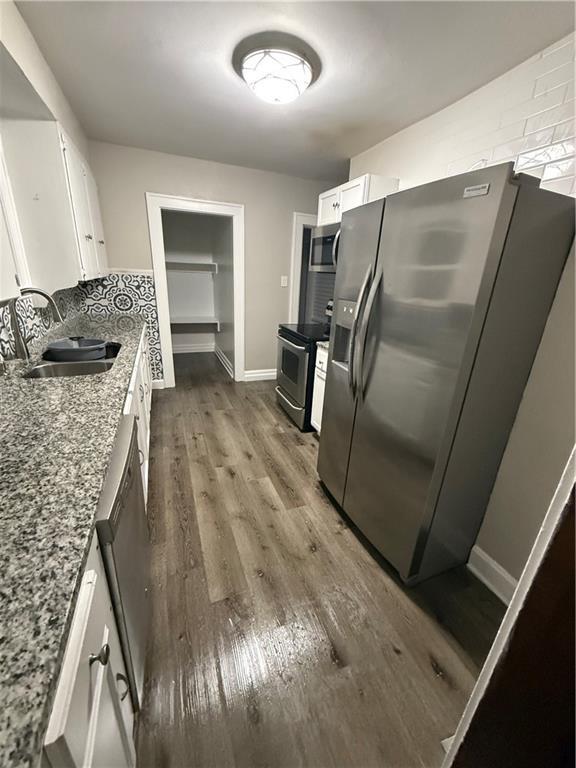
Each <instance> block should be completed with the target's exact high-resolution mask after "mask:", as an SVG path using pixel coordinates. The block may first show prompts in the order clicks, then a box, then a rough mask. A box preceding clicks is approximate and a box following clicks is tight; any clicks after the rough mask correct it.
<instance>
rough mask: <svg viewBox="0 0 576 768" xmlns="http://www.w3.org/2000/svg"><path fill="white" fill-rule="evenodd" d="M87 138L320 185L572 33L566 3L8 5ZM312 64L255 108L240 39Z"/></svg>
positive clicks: (74, 3)
mask: <svg viewBox="0 0 576 768" xmlns="http://www.w3.org/2000/svg"><path fill="white" fill-rule="evenodd" d="M18 7H19V9H20V12H21V13H22V15H23V16H24V18H25V20H26V22H27V23H28V25H29V27H30V29H31V30H32V33H33V34H34V36H35V38H36V40H37V41H38V44H39V45H40V48H41V49H42V51H43V53H44V55H45V57H46V59H47V60H48V63H49V64H50V66H51V67H52V69H53V71H54V73H55V75H56V77H57V79H58V81H59V82H60V84H61V86H62V88H63V90H64V92H65V94H66V96H67V97H68V99H69V101H70V102H71V104H72V107H73V109H74V111H75V112H76V115H77V116H78V118H79V119H80V121H81V122H82V125H83V126H84V128H85V130H86V133H87V134H88V136H89V137H90V138H93V139H99V140H102V141H109V142H114V143H117V144H124V145H130V146H136V147H143V148H147V149H155V150H159V151H163V152H171V153H174V154H179V155H189V156H192V157H199V158H205V159H208V160H217V161H220V162H225V163H233V164H236V165H245V166H249V167H253V168H261V169H265V170H272V171H278V172H281V173H289V174H292V175H296V176H303V177H309V178H318V179H324V180H330V179H337V178H342V177H345V174H346V171H347V160H348V158H349V157H350V156H352V155H354V154H356V153H358V152H360V151H362V150H364V149H367V148H368V147H370V146H372V145H373V144H375V143H376V142H378V141H380V140H382V139H384V138H386V137H387V136H390V135H392V134H393V133H396V132H397V131H398V130H400V129H401V128H403V127H405V126H407V125H410V124H411V123H413V122H415V121H417V120H419V119H421V118H422V117H425V116H426V115H428V114H431V113H433V112H435V111H437V110H438V109H441V108H442V107H444V106H446V105H448V104H450V103H451V102H453V101H455V100H457V99H459V98H461V97H462V96H464V95H465V94H467V93H469V92H470V91H472V90H474V89H475V88H478V87H479V86H481V85H483V84H484V83H486V82H488V81H489V80H491V79H493V78H494V77H496V76H498V75H499V74H501V73H503V72H505V71H506V70H507V69H509V68H510V67H512V66H514V65H516V64H519V63H520V62H522V61H523V60H524V59H526V58H528V57H529V56H530V55H532V54H533V53H535V52H536V51H538V50H539V49H541V48H543V47H544V46H545V45H548V44H550V43H552V42H554V41H555V40H557V39H559V38H560V37H562V36H563V35H565V34H567V33H568V32H569V31H570V30H571V28H573V7H572V4H571V3H568V2H564V3H562V2H560V3H556V2H540V3H536V2H534V3H529V2H380V3H378V2H374V3H364V2H362V3H361V2H320V3H315V2H300V3H268V2H265V3H252V2H250V3H245V2H232V3H220V2H170V1H168V0H167V1H166V2H44V1H43V2H20V3H18ZM267 29H273V30H281V31H284V32H289V33H292V34H295V35H298V36H299V37H301V38H303V39H304V40H306V42H308V43H309V44H310V45H312V47H313V48H314V49H315V50H316V52H317V53H318V54H319V56H320V58H321V60H322V74H321V76H320V78H319V79H318V81H317V82H316V83H315V84H314V85H313V86H312V87H311V88H310V89H309V90H308V91H307V92H306V93H305V94H304V95H303V96H302V97H301V98H300V99H298V100H297V101H296V102H293V103H292V104H288V105H284V106H278V105H270V104H265V103H264V102H260V101H258V100H257V99H256V97H255V96H254V95H253V94H252V93H251V92H250V91H249V90H248V88H247V87H246V86H245V84H244V83H243V82H242V81H241V80H240V79H239V77H238V76H237V75H236V73H235V72H234V70H233V68H232V65H231V56H232V51H233V49H234V47H235V45H236V44H237V43H238V41H239V40H241V39H242V38H243V37H245V36H247V35H250V34H253V33H255V32H260V31H263V30H267Z"/></svg>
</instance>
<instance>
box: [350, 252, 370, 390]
mask: <svg viewBox="0 0 576 768" xmlns="http://www.w3.org/2000/svg"><path fill="white" fill-rule="evenodd" d="M371 278H372V264H370V266H369V267H368V269H367V270H366V274H365V275H364V280H362V285H361V287H360V292H359V294H358V300H357V302H356V307H355V308H354V319H353V320H352V328H351V330H350V350H349V352H348V385H349V387H350V390H351V392H352V396H355V395H356V386H357V381H356V380H355V376H354V374H355V371H356V367H355V365H354V359H355V357H356V335H357V332H358V323H359V321H360V318H361V316H362V310H363V309H364V300H365V298H366V291H367V290H368V286H369V285H370V280H371Z"/></svg>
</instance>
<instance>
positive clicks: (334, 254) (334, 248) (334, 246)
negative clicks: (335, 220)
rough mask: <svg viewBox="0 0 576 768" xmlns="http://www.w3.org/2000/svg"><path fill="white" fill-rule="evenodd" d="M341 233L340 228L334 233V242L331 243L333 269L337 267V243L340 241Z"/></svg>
mask: <svg viewBox="0 0 576 768" xmlns="http://www.w3.org/2000/svg"><path fill="white" fill-rule="evenodd" d="M341 231H342V228H340V229H339V230H338V232H336V235H335V236H334V242H333V243H332V264H334V269H336V268H337V267H338V241H339V240H340V232H341Z"/></svg>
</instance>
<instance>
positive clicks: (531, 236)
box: [318, 163, 574, 583]
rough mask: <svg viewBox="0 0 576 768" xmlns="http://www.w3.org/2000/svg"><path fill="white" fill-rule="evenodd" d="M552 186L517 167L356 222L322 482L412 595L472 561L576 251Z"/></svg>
mask: <svg viewBox="0 0 576 768" xmlns="http://www.w3.org/2000/svg"><path fill="white" fill-rule="evenodd" d="M538 184H539V183H538V180H537V179H534V178H533V177H530V176H525V175H522V174H518V175H515V174H514V170H513V165H512V164H511V163H507V164H504V165H499V166H494V167H492V168H485V169H482V170H478V171H474V172H470V173H467V174H463V175H460V176H454V177H452V178H448V179H443V180H441V181H437V182H433V183H430V184H426V185H423V186H420V187H415V188H413V189H409V190H406V191H403V192H398V193H396V194H393V195H390V196H389V197H388V198H387V199H386V201H385V202H384V201H383V200H381V201H377V202H374V203H371V204H369V205H365V206H362V207H360V208H356V209H354V210H352V211H349V212H347V213H345V214H344V215H343V217H342V229H341V236H340V249H339V259H338V269H337V273H336V285H335V295H334V315H333V321H332V329H331V336H330V353H329V365H328V374H327V380H326V392H325V399H324V411H323V417H322V433H321V438H320V449H319V459H318V473H319V475H320V478H321V480H322V481H323V483H324V485H325V487H326V488H327V490H328V491H329V492H330V494H331V495H332V497H333V498H334V499H335V501H336V502H337V503H338V504H339V505H340V506H341V507H342V509H343V510H344V511H345V512H346V513H347V515H348V516H349V517H350V518H351V519H352V521H353V522H354V523H355V524H356V525H357V526H358V528H359V529H360V530H361V531H362V532H363V533H364V534H365V536H366V537H367V538H368V539H369V541H370V542H371V543H372V544H373V545H374V546H375V547H376V548H377V549H378V550H379V551H380V552H381V554H382V555H384V557H385V558H386V559H387V560H388V561H389V562H390V563H391V564H392V565H393V566H394V568H395V569H396V570H397V571H398V573H399V574H400V576H401V577H402V579H404V580H405V581H407V582H409V583H412V582H416V581H418V580H420V579H423V578H427V577H429V576H432V575H434V574H437V573H440V572H441V571H444V570H447V569H449V568H452V567H454V566H456V565H458V564H461V563H464V562H466V561H467V559H468V555H469V553H470V549H471V547H472V545H473V544H474V541H475V539H476V535H477V533H478V529H479V527H480V524H481V522H482V517H483V515H484V511H485V509H486V506H487V503H488V499H489V496H490V493H491V490H492V487H493V484H494V480H495V477H496V473H497V471H498V467H499V464H500V460H501V458H502V454H503V451H504V448H505V446H506V442H507V439H508V435H509V433H510V430H511V428H512V424H513V422H514V419H515V416H516V412H517V409H518V406H519V403H520V400H521V398H522V393H523V390H524V386H525V384H526V381H527V378H528V375H529V373H530V368H531V366H532V362H533V360H534V356H535V354H536V350H537V348H538V344H539V342H540V338H541V335H542V331H543V329H544V325H545V323H546V319H547V316H548V312H549V310H550V306H551V304H552V301H553V299H554V294H555V291H556V287H557V285H558V281H559V279H560V275H561V273H562V269H563V267H564V263H565V261H566V258H567V255H568V251H569V249H570V246H571V243H572V240H573V238H574V201H573V200H572V199H571V198H568V197H564V196H562V195H558V194H555V193H552V192H549V191H545V190H541V189H540V188H539V185H538ZM542 449H543V450H545V449H546V447H545V446H542ZM521 481H522V479H521V478H519V482H521Z"/></svg>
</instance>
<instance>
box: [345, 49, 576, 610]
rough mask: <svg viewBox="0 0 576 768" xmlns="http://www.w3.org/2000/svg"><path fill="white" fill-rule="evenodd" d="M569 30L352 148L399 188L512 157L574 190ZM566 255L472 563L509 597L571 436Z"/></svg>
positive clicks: (363, 168) (570, 278) (359, 167)
mask: <svg viewBox="0 0 576 768" xmlns="http://www.w3.org/2000/svg"><path fill="white" fill-rule="evenodd" d="M574 114H575V102H574V35H570V36H568V37H566V38H564V39H563V40H561V41H559V42H558V43H556V44H554V45H552V46H550V47H549V48H547V49H546V50H544V51H541V52H540V53H538V54H536V55H535V56H532V57H531V58H530V59H529V60H528V61H526V62H524V63H523V64H521V65H520V66H518V67H515V68H514V69H512V70H510V71H509V72H507V73H506V74H504V75H502V76H501V77H499V78H498V79H496V80H494V81H493V82H491V83H489V84H488V85H486V86H484V87H483V88H480V89H479V90H477V91H474V92H473V93H471V94H470V95H468V96H467V97H466V98H464V99H461V100H460V101H458V102H456V103H455V104H452V105H451V106H449V107H447V108H446V109H443V110H442V111H440V112H438V113H436V114H434V115H431V116H430V117H428V118H426V119H425V120H422V121H420V122H419V123H416V124H415V125H412V126H410V127H409V128H406V129H405V130H403V131H401V132H400V133H397V134H396V135H394V136H392V137H390V138H388V139H386V140H385V141H383V142H381V143H380V144H377V145H376V146H374V147H372V148H371V149H368V150H366V151H365V152H363V153H362V154H360V155H357V156H356V157H353V158H352V160H351V166H350V178H354V177H356V176H359V175H360V174H362V173H368V172H371V173H379V174H383V175H385V176H397V177H398V178H399V179H400V189H407V188H409V187H412V186H415V185H418V184H424V183H426V182H429V181H433V180H435V179H438V178H442V177H445V176H448V175H452V174H456V173H461V172H464V171H466V170H470V169H472V168H475V167H481V166H484V165H492V164H495V163H499V162H505V161H509V160H514V161H515V163H516V167H517V168H518V169H522V170H526V172H528V173H532V174H535V175H537V176H539V177H541V178H542V179H543V182H542V185H543V186H545V187H548V188H549V189H553V190H555V191H558V192H563V193H566V194H571V195H574V194H575V193H576V189H575V180H574V144H575V141H574V136H575V121H574ZM573 260H574V257H573V255H572V257H571V261H570V262H569V264H568V265H567V268H566V270H565V272H564V275H563V277H562V281H561V283H560V286H559V289H558V293H557V296H556V299H555V301H554V304H553V306H552V309H551V313H550V316H549V319H548V323H547V325H546V330H545V332H544V335H543V337H542V341H541V344H540V347H539V350H538V354H537V357H536V359H535V362H534V366H533V369H532V372H531V375H530V378H529V380H528V383H527V386H526V390H525V392H524V397H523V400H522V403H521V405H520V408H519V410H518V414H517V417H516V421H515V423H514V427H513V429H512V432H511V435H510V439H509V442H508V446H507V448H506V451H505V454H504V456H503V459H502V462H501V465H500V470H499V473H498V477H497V479H496V483H495V485H494V490H493V493H492V496H491V498H490V502H489V504H488V508H487V511H486V515H485V518H484V522H483V525H482V528H481V530H480V533H479V535H478V539H477V543H476V546H475V548H474V550H473V551H472V555H471V563H472V564H473V565H474V568H475V569H476V572H477V573H479V574H480V575H482V577H483V578H485V579H487V580H488V581H489V582H490V584H491V585H492V586H493V587H494V588H495V589H496V590H498V591H499V592H500V594H501V596H503V597H505V598H509V596H510V595H511V593H512V591H513V588H514V583H515V579H517V578H518V577H519V576H520V573H521V571H522V568H523V566H524V563H525V562H526V560H527V558H528V554H529V552H530V549H531V547H532V544H533V542H534V539H535V537H536V534H537V532H538V530H539V528H540V525H541V524H542V520H543V517H544V514H545V513H546V509H547V508H548V504H549V502H550V499H551V497H552V493H553V491H554V488H555V482H556V480H557V478H558V475H559V472H560V470H561V467H563V466H564V465H565V463H566V460H567V457H568V455H569V453H570V450H571V447H572V446H573V445H574V263H573Z"/></svg>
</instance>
